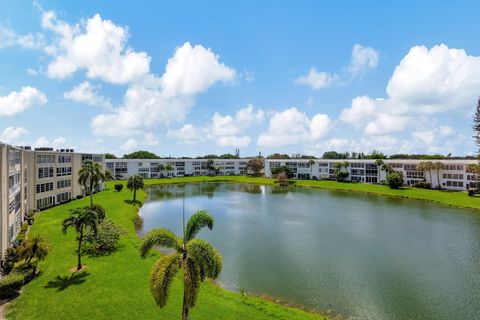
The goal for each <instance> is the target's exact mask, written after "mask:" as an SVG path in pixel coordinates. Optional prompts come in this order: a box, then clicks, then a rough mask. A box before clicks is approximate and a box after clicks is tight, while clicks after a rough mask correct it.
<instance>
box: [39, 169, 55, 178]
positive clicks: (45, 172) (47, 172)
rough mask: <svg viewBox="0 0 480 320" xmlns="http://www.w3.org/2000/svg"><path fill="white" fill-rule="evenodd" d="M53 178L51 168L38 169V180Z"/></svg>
mask: <svg viewBox="0 0 480 320" xmlns="http://www.w3.org/2000/svg"><path fill="white" fill-rule="evenodd" d="M51 177H53V167H45V168H38V178H39V179H42V178H51Z"/></svg>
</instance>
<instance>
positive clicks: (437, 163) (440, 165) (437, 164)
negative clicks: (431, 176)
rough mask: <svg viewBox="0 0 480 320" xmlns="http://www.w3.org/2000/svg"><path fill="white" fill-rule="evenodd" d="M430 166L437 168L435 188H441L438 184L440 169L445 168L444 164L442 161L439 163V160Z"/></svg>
mask: <svg viewBox="0 0 480 320" xmlns="http://www.w3.org/2000/svg"><path fill="white" fill-rule="evenodd" d="M432 167H433V168H434V169H435V170H437V188H438V189H440V188H441V185H440V170H441V169H443V168H445V165H444V164H443V163H441V162H440V161H437V162H435V163H433V164H432Z"/></svg>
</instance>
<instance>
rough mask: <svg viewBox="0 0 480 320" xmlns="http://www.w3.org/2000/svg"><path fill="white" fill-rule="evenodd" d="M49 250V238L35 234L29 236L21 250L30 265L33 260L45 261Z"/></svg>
mask: <svg viewBox="0 0 480 320" xmlns="http://www.w3.org/2000/svg"><path fill="white" fill-rule="evenodd" d="M49 249H50V243H49V242H48V239H47V237H46V236H45V235H43V234H37V233H34V234H29V235H28V237H27V239H26V240H25V242H24V243H23V244H22V246H21V248H20V254H21V256H22V258H24V259H25V262H26V263H28V264H30V263H31V261H32V259H33V258H35V260H37V261H42V260H44V259H45V257H46V256H47V254H48V250H49Z"/></svg>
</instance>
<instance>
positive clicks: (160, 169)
mask: <svg viewBox="0 0 480 320" xmlns="http://www.w3.org/2000/svg"><path fill="white" fill-rule="evenodd" d="M163 170H165V166H164V165H163V163H160V164H159V165H158V171H160V178H163Z"/></svg>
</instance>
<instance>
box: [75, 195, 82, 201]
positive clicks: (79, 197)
mask: <svg viewBox="0 0 480 320" xmlns="http://www.w3.org/2000/svg"><path fill="white" fill-rule="evenodd" d="M82 198H83V196H82V195H81V194H79V195H78V196H76V197H75V199H77V200H79V199H82Z"/></svg>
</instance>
